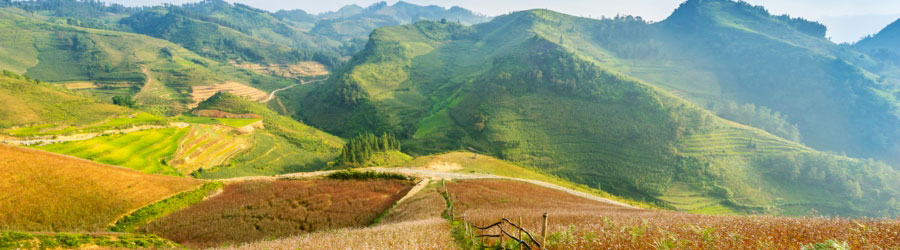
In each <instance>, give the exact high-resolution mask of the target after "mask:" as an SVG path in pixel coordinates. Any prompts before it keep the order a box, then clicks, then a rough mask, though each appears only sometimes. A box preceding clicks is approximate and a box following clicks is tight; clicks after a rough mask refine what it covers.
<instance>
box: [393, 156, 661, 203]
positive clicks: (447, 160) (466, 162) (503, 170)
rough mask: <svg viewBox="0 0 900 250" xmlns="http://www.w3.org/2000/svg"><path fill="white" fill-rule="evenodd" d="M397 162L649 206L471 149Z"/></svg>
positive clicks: (414, 166)
mask: <svg viewBox="0 0 900 250" xmlns="http://www.w3.org/2000/svg"><path fill="white" fill-rule="evenodd" d="M398 166H407V167H412V168H421V169H428V170H438V171H446V172H454V173H466V174H491V175H497V176H504V177H511V178H519V179H527V180H535V181H542V182H546V183H550V184H555V185H557V186H561V187H566V188H569V189H573V190H578V191H581V192H585V193H590V194H593V195H596V196H600V197H603V198H607V199H613V200H616V201H619V202H623V203H626V204H629V205H632V206H636V207H650V206H651V205H649V204H646V203H642V202H638V201H633V200H628V199H623V198H622V197H617V196H614V195H611V194H609V193H606V192H603V191H602V190H598V189H596V188H591V187H589V186H586V185H580V184H576V183H573V182H571V181H567V180H564V179H562V178H559V177H556V176H553V175H550V174H545V173H542V172H541V171H540V170H537V169H533V168H529V167H524V166H520V165H517V164H515V163H511V162H508V161H504V160H500V159H497V158H494V157H491V156H489V155H482V154H475V153H472V152H450V153H444V154H439V155H428V156H422V157H418V158H415V159H414V160H412V161H410V162H408V163H405V164H401V165H398Z"/></svg>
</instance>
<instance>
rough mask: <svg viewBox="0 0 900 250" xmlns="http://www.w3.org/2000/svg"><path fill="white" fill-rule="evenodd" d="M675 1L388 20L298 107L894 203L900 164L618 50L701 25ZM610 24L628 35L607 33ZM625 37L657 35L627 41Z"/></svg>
mask: <svg viewBox="0 0 900 250" xmlns="http://www.w3.org/2000/svg"><path fill="white" fill-rule="evenodd" d="M716 3H719V2H716ZM728 3H732V2H726V1H722V2H721V4H728ZM688 4H691V3H690V2H689V3H688ZM679 11H682V12H683V11H684V9H682V10H679ZM679 11H676V14H675V15H673V18H672V19H671V21H669V20H667V22H666V23H662V24H659V26H656V25H653V26H651V25H649V24H648V23H646V22H643V21H641V20H640V19H636V18H631V17H627V18H626V17H622V18H618V19H614V20H594V19H586V18H577V17H573V16H568V15H564V14H560V13H555V12H552V11H547V10H531V11H523V12H516V13H513V14H510V15H505V16H500V17H497V18H494V20H492V21H490V22H488V23H484V24H479V25H475V26H464V25H460V24H456V23H441V22H429V21H420V22H417V23H415V24H411V25H404V26H399V27H384V28H379V29H376V30H375V31H374V32H373V33H372V34H371V36H370V41H369V43H368V44H367V46H366V48H365V49H364V50H363V51H362V52H360V53H359V54H357V55H356V56H354V57H353V59H351V60H350V62H349V63H348V65H347V66H346V67H344V68H343V69H342V70H341V71H338V72H336V73H335V74H334V76H332V78H331V80H330V81H329V82H328V83H327V84H322V85H318V87H317V89H315V90H312V91H309V92H308V94H307V95H305V96H302V97H297V98H300V99H301V100H303V101H302V103H301V104H300V105H299V106H300V107H302V108H295V109H294V111H295V112H297V114H296V118H297V119H300V120H303V121H306V122H308V123H310V124H312V125H314V126H317V127H320V128H323V129H325V130H326V131H330V132H333V133H336V134H338V135H343V136H352V135H354V134H358V133H361V132H364V131H374V132H375V133H376V134H378V133H382V132H389V133H394V134H398V135H403V136H402V138H405V140H404V141H403V143H404V144H403V148H404V150H405V151H410V152H412V153H416V154H428V153H433V152H442V151H447V150H454V149H464V148H472V149H474V150H478V151H480V152H484V153H487V154H491V155H495V156H499V157H501V158H503V159H507V160H512V161H514V162H518V163H521V164H525V165H529V166H534V167H538V168H540V169H542V170H543V171H546V172H548V173H552V174H554V175H558V176H562V177H564V178H566V179H569V180H572V181H574V182H577V183H580V184H585V185H589V186H591V187H598V188H600V189H602V190H604V191H608V192H611V193H613V194H616V195H622V196H627V197H632V198H636V199H643V200H648V201H654V202H656V203H657V204H660V205H661V206H668V207H673V208H678V209H684V210H692V211H702V210H708V209H713V210H714V209H724V210H738V211H767V212H780V213H785V214H804V213H805V212H806V211H808V210H809V209H810V208H814V209H816V210H818V211H826V213H830V214H854V215H859V214H872V215H874V214H895V213H897V211H898V210H897V207H896V204H895V203H891V202H885V201H886V200H890V198H893V197H897V196H898V194H900V193H898V192H897V190H898V188H900V187H898V186H896V185H894V184H890V183H891V181H890V180H891V179H894V178H896V176H898V173H897V172H896V170H894V169H893V168H891V167H890V166H887V165H884V164H882V163H877V162H873V161H865V160H858V159H851V158H846V157H843V156H838V155H834V154H828V153H821V152H818V151H816V150H814V149H811V148H808V147H806V146H803V145H801V144H798V143H796V142H792V141H790V140H786V139H782V138H779V137H777V136H774V135H772V134H771V133H768V132H765V131H763V130H759V129H755V128H752V127H749V126H745V125H741V124H738V123H735V122H732V121H728V120H724V119H721V118H719V117H717V116H715V115H713V114H711V113H709V112H708V111H706V110H705V109H703V108H702V106H699V105H696V104H694V103H691V102H689V101H686V100H685V99H683V98H681V97H679V96H677V95H673V94H671V93H670V91H667V90H665V89H663V88H662V87H663V86H658V85H657V84H654V83H653V82H650V81H644V80H642V79H641V78H637V77H631V76H629V75H626V74H622V73H620V69H621V68H620V67H624V66H626V65H630V63H631V62H630V61H626V60H623V59H618V58H615V57H610V56H614V55H615V54H616V53H619V54H628V53H631V54H630V55H631V56H632V57H638V56H646V57H649V56H652V54H644V53H643V52H641V53H638V51H647V50H644V49H643V47H641V46H648V45H647V44H646V43H650V44H651V45H652V44H654V43H662V42H663V41H654V39H653V37H651V39H649V40H648V39H644V37H642V36H643V35H645V34H646V33H645V32H648V33H650V34H655V32H657V31H659V30H658V29H659V28H657V27H662V26H671V27H683V29H687V28H692V26H686V25H685V26H678V25H677V24H675V23H674V22H675V21H674V20H678V19H682V20H686V18H682V17H679V16H683V15H681V14H680V13H679ZM684 17H687V16H684ZM772 18H773V19H775V20H779V22H778V23H776V24H778V26H774V27H769V28H773V29H774V28H785V29H790V30H792V31H794V33H793V34H790V35H796V36H799V37H800V39H798V40H796V41H794V43H798V44H799V43H808V44H809V46H812V47H815V46H821V47H824V46H825V45H821V44H819V42H818V40H817V38H816V37H814V36H811V35H816V36H819V35H821V34H824V31H823V30H822V29H820V28H819V27H818V26H817V25H810V24H809V23H805V22H803V21H802V20H797V19H790V18H786V17H772ZM759 25H761V26H760V27H768V26H766V25H768V24H759ZM696 29H697V30H706V29H705V28H696ZM752 34H757V33H752ZM669 35H670V34H669ZM781 35H783V34H781ZM770 36H771V35H767V36H766V37H767V38H769V37H770ZM608 37H614V38H615V39H619V40H617V41H615V42H616V43H615V44H612V43H610V42H606V41H604V40H601V39H605V38H608ZM807 37H809V38H807ZM787 38H789V37H785V38H781V39H787ZM627 39H631V41H639V40H646V43H624V42H621V41H622V40H627ZM729 41H730V40H729ZM779 41H781V40H779ZM677 45H678V44H676V46H677ZM654 46H655V45H654ZM660 46H669V45H660ZM826 49H827V47H826ZM604 57H605V58H604ZM617 65H618V66H617ZM740 65H743V64H740ZM669 72H671V71H669ZM820 163H827V164H820ZM875 173H878V174H875ZM874 180H878V181H874ZM834 183H840V184H834ZM876 183H877V184H876ZM759 187H767V188H764V189H760V188H759ZM857 187H858V188H857ZM690 197H693V198H690ZM685 199H695V200H693V201H692V202H685V201H684V200H685ZM846 200H852V201H851V202H849V203H847V202H839V201H846ZM698 204H703V205H701V206H697V205H698Z"/></svg>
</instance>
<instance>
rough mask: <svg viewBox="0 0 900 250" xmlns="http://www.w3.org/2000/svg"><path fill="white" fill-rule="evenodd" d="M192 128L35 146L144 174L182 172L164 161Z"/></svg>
mask: <svg viewBox="0 0 900 250" xmlns="http://www.w3.org/2000/svg"><path fill="white" fill-rule="evenodd" d="M189 130H190V129H189V128H164V129H150V130H142V131H137V132H132V133H128V134H117V135H107V136H100V137H95V138H92V139H88V140H83V141H73V142H64V143H56V144H50V145H45V146H38V147H36V148H38V149H41V150H46V151H51V152H55V153H60V154H65V155H71V156H75V157H78V158H83V159H88V160H92V161H96V162H101V163H106V164H111V165H116V166H123V167H127V168H130V169H134V170H138V171H141V172H145V173H158V174H166V175H179V172H178V171H177V170H176V169H175V168H173V167H171V166H169V165H168V164H167V163H166V162H165V161H166V160H168V159H170V157H171V156H172V155H173V154H175V152H176V151H177V149H178V146H179V142H180V141H181V138H182V137H183V136H184V135H185V134H187V133H188V132H189Z"/></svg>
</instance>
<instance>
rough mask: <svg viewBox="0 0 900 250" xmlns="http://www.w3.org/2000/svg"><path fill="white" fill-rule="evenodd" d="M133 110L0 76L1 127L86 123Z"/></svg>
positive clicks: (14, 77)
mask: <svg viewBox="0 0 900 250" xmlns="http://www.w3.org/2000/svg"><path fill="white" fill-rule="evenodd" d="M130 112H132V111H129V110H128V109H126V108H123V107H120V106H115V105H111V104H101V103H97V102H95V101H93V100H90V99H88V98H85V97H81V96H78V95H75V94H72V93H70V92H67V91H65V90H61V89H58V88H56V87H53V86H50V85H47V84H44V83H35V82H32V81H29V80H26V79H24V78H21V77H19V76H17V75H13V74H10V75H9V76H0V128H8V127H12V126H22V125H30V124H53V125H63V126H64V125H84V124H89V123H93V122H98V121H103V120H105V119H107V117H110V116H117V115H123V114H128V113H130Z"/></svg>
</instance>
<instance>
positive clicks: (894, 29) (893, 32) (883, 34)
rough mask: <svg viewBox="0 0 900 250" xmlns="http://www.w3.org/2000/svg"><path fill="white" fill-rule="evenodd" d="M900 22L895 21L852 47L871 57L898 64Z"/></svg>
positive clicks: (899, 57)
mask: <svg viewBox="0 0 900 250" xmlns="http://www.w3.org/2000/svg"><path fill="white" fill-rule="evenodd" d="M898 42H900V20H897V21H895V22H893V23H891V24H889V25H888V26H887V27H885V28H884V29H882V30H881V31H879V32H878V33H876V34H875V35H872V36H867V37H865V38H863V39H862V40H860V41H859V42H857V43H856V44H854V45H853V46H854V47H855V48H857V49H859V50H861V51H864V52H867V53H869V54H871V55H872V56H873V57H876V58H879V59H882V60H885V61H887V62H889V63H892V64H900V43H898Z"/></svg>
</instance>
